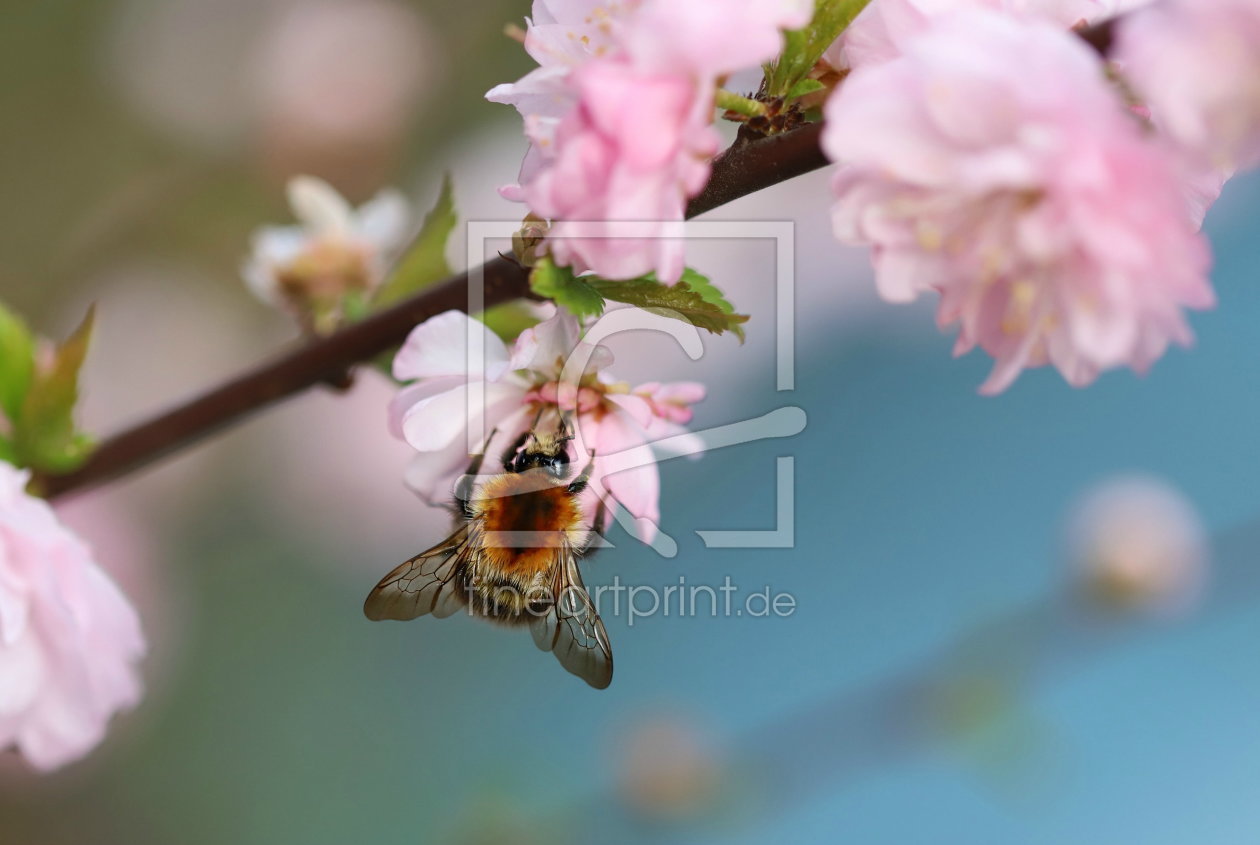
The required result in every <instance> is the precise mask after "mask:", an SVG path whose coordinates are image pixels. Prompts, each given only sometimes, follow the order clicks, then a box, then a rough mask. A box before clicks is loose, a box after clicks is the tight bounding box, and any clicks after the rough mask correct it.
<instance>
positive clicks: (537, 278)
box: [529, 257, 604, 320]
mask: <svg viewBox="0 0 1260 845" xmlns="http://www.w3.org/2000/svg"><path fill="white" fill-rule="evenodd" d="M529 287H530V290H532V291H533V292H534V293H536V294H538V295H539V296H545V297H546V298H548V299H550V300H553V301H554V302H555V303H556V304H557V305H560V306H563V307H565V308H567V309H568V310H569V311H570V312H572V314H573V316H575V317H577V318H578V319H579V320H581V319H584V318H586V317H598V316H599V315H600V314H603V313H604V297H603V296H601V295H600V292H599V291H598V290H597V289H596V287H595V281H594V280H593V279H591V278H588V277H579V276H575V275H573V271H572V270H570V269H569V268H568V267H557V266H556V265H555V263H554V262H553V261H552V260H551V259H550V258H547V257H543V258H540V259H539V260H538V263H537V264H535V265H534V269H533V270H532V271H531V272H530V274H529Z"/></svg>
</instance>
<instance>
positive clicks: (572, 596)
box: [530, 551, 613, 689]
mask: <svg viewBox="0 0 1260 845" xmlns="http://www.w3.org/2000/svg"><path fill="white" fill-rule="evenodd" d="M552 590H553V595H554V597H555V601H554V602H553V603H552V606H551V608H550V609H549V610H548V611H547V613H546V614H544V615H542V616H538V617H535V619H534V620H533V621H532V622H531V623H530V633H531V634H533V636H534V644H535V645H537V646H538V647H539V648H540V649H542V650H543V651H550V652H553V653H554V654H555V655H556V659H557V660H559V661H560V665H561V666H563V667H564V668H565V669H566V670H568V671H569V672H571V673H573V674H574V675H577V676H578V677H579V678H581V679H582V680H584V681H586V682H587V683H588V684H590V685H591V686H593V687H594V688H595V689H604V688H605V687H607V686H608V685H609V684H610V683H612V674H613V659H612V647H611V646H610V645H609V643H608V632H607V631H606V630H604V622H603V620H601V619H600V618H599V614H598V613H596V612H595V605H594V603H593V602H592V601H591V597H590V594H589V593H587V592H586V586H585V585H584V584H583V583H582V575H581V573H579V572H578V566H577V555H575V554H573V553H572V552H568V551H566V552H565V553H564V554H562V555H561V560H560V563H559V566H558V567H557V572H556V577H555V579H554V580H553V582H552Z"/></svg>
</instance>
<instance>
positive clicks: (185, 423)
mask: <svg viewBox="0 0 1260 845" xmlns="http://www.w3.org/2000/svg"><path fill="white" fill-rule="evenodd" d="M1112 23H1113V21H1110V20H1108V21H1103V22H1102V23H1099V24H1095V25H1093V26H1090V27H1086V28H1084V29H1082V30H1080V31H1079V32H1078V33H1077V34H1078V35H1080V37H1081V38H1082V39H1083V40H1084V41H1085V42H1086V43H1087V44H1089V45H1090V46H1091V47H1093V48H1094V49H1095V50H1097V51H1098V52H1099V53H1101V54H1106V52H1107V50H1108V49H1109V48H1110V47H1111V43H1112V38H1113V29H1114V27H1113V26H1112ZM821 133H822V124H820V123H814V124H807V125H805V126H803V127H801V128H800V129H796V130H794V131H792V132H788V133H784V134H781V135H772V136H769V137H764V138H757V139H754V140H751V141H749V140H746V139H745V137H743V136H741V138H740V140H739V141H737V142H736V143H735V144H734V145H733V146H732V147H731V148H730V149H728V150H726V151H725V152H724V153H722V154H721V155H720V156H718V157H717V158H716V159H715V160H714V162H713V171H712V173H711V175H710V177H709V182H708V184H707V185H705V186H704V190H702V191H701V192H700V193H699V194H698V195H697V196H696V197H694V198H693V199H692V200H691V202H690V203H688V204H687V216H688V217H695V216H697V215H700V214H704V213H705V212H706V211H711V210H712V209H714V208H717V207H718V206H720V205H725V204H726V203H728V202H731V201H733V200H736V199H739V198H740V197H744V196H747V195H748V194H752V193H755V192H757V191H760V190H761V189H763V188H768V187H770V186H771V185H776V184H778V183H779V182H786V181H787V180H788V179H792V178H794V177H796V176H800V175H802V174H805V173H809V172H810V171H813V170H817V169H818V168H820V167H824V166H825V165H826V164H827V159H826V157H825V156H824V155H823V153H822V149H821V148H820V147H819V136H820V134H821ZM481 269H482V272H483V273H484V274H485V299H484V304H485V306H486V307H489V306H491V305H497V304H499V303H502V302H508V301H510V300H513V299H518V298H520V297H523V296H527V295H528V294H529V275H528V272H527V271H526V269H525V268H524V267H521V266H520V265H519V264H516V263H515V262H513V261H509V260H507V259H504V258H496V259H494V260H493V261H489V262H487V263H486V264H484V265H482V268H481ZM467 308H468V274H467V273H461V274H459V275H458V276H454V277H452V278H450V279H447V280H446V281H445V282H443V283H441V284H440V285H437V286H435V287H432V288H429V289H427V290H425V291H423V292H421V293H419V294H416V295H415V296H413V297H412V298H410V299H408V300H405V301H404V302H400V303H399V304H397V305H395V306H393V307H392V308H389V309H388V310H386V311H382V312H380V313H379V314H373V315H372V316H371V317H368V318H367V319H366V320H363V321H362V322H359V323H356V324H354V325H352V326H349V327H347V328H345V329H342V330H341V331H339V332H337V333H336V334H333V335H331V336H330V337H327V338H325V339H323V340H319V341H316V342H314V343H311V344H309V345H306V346H303V347H301V348H298V349H295V350H294V351H292V352H289V353H286V354H284V355H281V356H280V357H278V358H275V359H274V360H272V361H270V362H268V363H265V364H263V365H262V366H260V367H258V368H256V369H254V370H252V371H250V372H247V373H244V374H242V375H240V376H238V377H237V378H234V379H232V380H231V381H229V382H227V383H226V384H223V385H220V386H219V387H217V388H215V389H213V390H211V391H209V392H208V393H205V394H203V395H201V396H199V397H197V398H196V399H193V400H191V401H190V402H187V403H186V404H184V405H180V406H179V407H177V408H173V409H172V410H170V411H167V412H166V413H164V414H160V415H159V416H157V417H155V418H154V419H152V420H150V421H148V422H146V423H141V424H140V425H137V426H136V427H134V428H131V429H128V430H126V431H124V432H122V433H120V434H117V435H115V436H114V437H111V438H109V439H108V440H106V441H104V442H103V443H101V445H100V446H99V447H97V449H96V450H95V451H94V452H93V453H92V455H91V457H90V458H88V460H87V461H86V462H85V463H84V464H83V466H81V467H80V468H79V469H77V470H76V471H74V472H72V473H68V474H66V475H56V476H44V477H42V478H40V479H39V489H40V490H41V491H42V492H43V493H44V494H45V495H47V496H49V497H54V496H61V495H64V494H66V493H69V492H71V491H76V490H83V489H86V488H89V487H93V486H95V485H97V484H102V483H104V482H106V481H109V480H110V479H113V478H117V477H119V476H121V475H125V474H127V473H129V472H132V471H134V470H137V469H140V468H142V467H144V466H147V465H148V464H150V463H153V462H154V461H156V460H158V459H159V458H161V457H162V456H164V455H167V454H169V453H171V452H174V451H176V450H178V449H182V448H184V447H186V446H190V445H192V444H193V443H196V442H197V441H199V440H201V439H203V438H205V437H207V436H209V435H210V434H213V433H214V432H216V431H219V430H220V429H222V428H224V427H226V426H228V425H230V424H232V423H234V422H238V421H240V420H243V419H245V418H246V417H248V416H249V415H250V414H252V413H254V412H255V411H259V410H261V409H263V408H265V407H267V406H268V405H271V404H273V403H275V402H278V401H279V400H281V399H284V398H287V397H289V396H292V395H294V394H296V393H300V392H302V391H303V390H306V389H307V388H310V387H314V386H315V385H317V384H320V383H321V382H327V383H330V384H336V383H338V381H339V380H342V379H344V378H345V375H346V373H347V372H348V371H349V370H350V368H351V367H353V366H354V365H355V364H360V363H363V362H365V361H370V360H371V359H373V358H375V357H376V356H378V355H380V354H381V353H383V352H385V351H386V350H388V349H390V348H391V347H393V346H397V345H398V344H400V343H402V341H403V340H404V339H405V338H406V336H407V333H408V332H410V331H411V329H412V328H413V327H414V326H415V325H416V324H417V323H420V322H423V321H424V320H427V319H428V318H429V317H432V316H433V315H435V314H439V313H441V312H443V311H449V310H451V309H456V310H460V311H466V310H467Z"/></svg>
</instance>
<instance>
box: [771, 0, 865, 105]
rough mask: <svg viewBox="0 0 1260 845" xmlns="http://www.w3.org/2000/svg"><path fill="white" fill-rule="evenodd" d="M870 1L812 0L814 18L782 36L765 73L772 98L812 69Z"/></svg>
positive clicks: (781, 95) (786, 93)
mask: <svg viewBox="0 0 1260 845" xmlns="http://www.w3.org/2000/svg"><path fill="white" fill-rule="evenodd" d="M869 2H870V0H816V2H815V5H814V18H813V20H811V21H810V22H809V23H808V24H807V25H806V26H805V27H804V28H803V29H797V30H793V31H791V32H788V33H785V34H784V45H783V52H782V53H781V54H780V55H779V59H778V61H776V62H775V63H774V64H773V65H771V66H770V67H769V68H768V70H767V73H766V90H767V92H768V93H769V94H770V96H772V97H788V95H789V92H790V91H791V90H792V88H793V87H794V86H795V85H796V84H797V83H798V82H801V81H802V80H803V79H805V77H806V76H807V75H808V74H809V72H810V71H811V70H813V68H814V65H815V64H817V62H818V60H819V59H820V58H822V54H823V52H825V51H826V49H827V48H828V47H830V46H831V45H832V43H833V42H835V40H836V39H837V38H839V37H840V33H842V32H844V30H845V28H846V27H847V26H848V25H849V24H850V23H852V22H853V19H854V18H856V17H857V16H858V14H859V13H860V12H861V11H862V10H863V9H865V8H866V5H867V3H869Z"/></svg>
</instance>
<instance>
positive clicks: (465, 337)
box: [394, 311, 508, 381]
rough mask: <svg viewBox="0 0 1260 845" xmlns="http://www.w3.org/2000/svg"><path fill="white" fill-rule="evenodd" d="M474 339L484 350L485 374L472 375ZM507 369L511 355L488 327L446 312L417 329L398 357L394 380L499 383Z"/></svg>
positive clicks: (465, 315) (395, 358) (395, 362)
mask: <svg viewBox="0 0 1260 845" xmlns="http://www.w3.org/2000/svg"><path fill="white" fill-rule="evenodd" d="M470 336H471V340H472V343H473V344H480V347H481V349H482V350H483V354H484V362H485V368H484V370H483V371H482V372H478V373H471V372H469V360H468V349H469V339H470ZM474 349H476V346H474ZM507 369H508V352H507V347H506V346H504V344H503V341H502V340H500V339H499V336H498V335H496V334H495V333H494V332H492V331H490V330H489V329H488V328H486V325H485V323H482V322H481V321H479V320H474V319H473V318H472V317H469V316H468V315H467V314H464V313H463V312H461V311H446V312H444V313H442V314H438V315H437V316H436V317H430V318H429V319H428V320H425V321H424V322H423V323H421V324H420V325H418V326H416V327H415V328H414V329H412V330H411V334H409V335H408V336H407V340H406V341H405V342H404V343H403V345H402V348H401V349H399V350H398V354H397V355H395V356H394V378H396V379H398V380H399V381H411V380H413V379H419V378H434V377H437V376H454V375H458V376H463V377H464V378H465V379H468V380H480V379H483V378H484V379H485V380H486V381H497V380H498V379H499V378H501V377H502V376H503V374H504V373H505V372H507Z"/></svg>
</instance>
